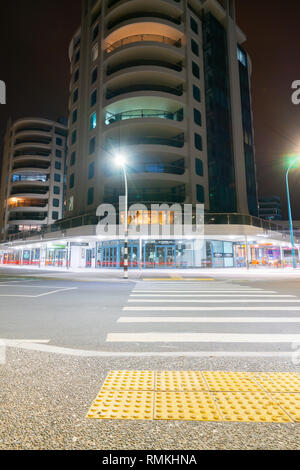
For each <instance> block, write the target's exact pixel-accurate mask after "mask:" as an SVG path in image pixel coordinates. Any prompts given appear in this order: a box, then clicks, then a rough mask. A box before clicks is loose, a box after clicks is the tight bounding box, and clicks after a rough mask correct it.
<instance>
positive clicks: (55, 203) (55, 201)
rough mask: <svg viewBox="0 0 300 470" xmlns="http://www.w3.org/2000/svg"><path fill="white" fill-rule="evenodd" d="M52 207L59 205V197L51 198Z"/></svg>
mask: <svg viewBox="0 0 300 470" xmlns="http://www.w3.org/2000/svg"><path fill="white" fill-rule="evenodd" d="M53 207H59V199H53Z"/></svg>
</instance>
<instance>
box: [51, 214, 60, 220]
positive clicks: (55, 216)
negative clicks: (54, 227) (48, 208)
mask: <svg viewBox="0 0 300 470" xmlns="http://www.w3.org/2000/svg"><path fill="white" fill-rule="evenodd" d="M58 217H59V215H58V212H52V219H53V220H58Z"/></svg>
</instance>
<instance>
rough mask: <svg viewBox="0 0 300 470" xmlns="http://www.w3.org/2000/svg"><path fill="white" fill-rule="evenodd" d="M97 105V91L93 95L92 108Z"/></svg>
mask: <svg viewBox="0 0 300 470" xmlns="http://www.w3.org/2000/svg"><path fill="white" fill-rule="evenodd" d="M96 103H97V90H94V91H93V93H92V94H91V107H92V106H95V104H96Z"/></svg>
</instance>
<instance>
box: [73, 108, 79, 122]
mask: <svg viewBox="0 0 300 470" xmlns="http://www.w3.org/2000/svg"><path fill="white" fill-rule="evenodd" d="M77 115H78V111H77V109H74V111H73V114H72V124H74V122H76V121H77Z"/></svg>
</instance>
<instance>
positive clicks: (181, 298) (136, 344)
mask: <svg viewBox="0 0 300 470" xmlns="http://www.w3.org/2000/svg"><path fill="white" fill-rule="evenodd" d="M150 275H151V274H147V275H146V277H145V275H143V276H139V277H137V278H133V279H131V280H130V281H124V280H123V279H120V278H118V277H117V275H116V274H114V275H111V276H106V275H103V277H102V278H101V277H100V278H99V276H98V278H95V277H94V276H91V277H87V278H86V280H85V282H81V281H78V280H76V276H75V277H74V279H73V280H71V279H70V274H65V275H63V276H62V275H61V273H60V275H59V276H60V277H57V278H55V277H54V276H55V273H54V274H53V273H52V277H48V276H47V272H45V273H38V274H37V272H36V271H35V272H32V273H31V272H28V271H21V270H20V271H17V272H16V271H14V272H13V273H12V271H10V270H2V271H0V312H1V315H0V338H3V339H16V340H43V341H45V342H47V344H48V345H49V346H57V347H62V348H71V349H75V350H90V351H107V352H109V351H111V352H114V353H117V352H133V353H139V352H141V353H153V352H154V353H156V354H159V353H169V354H178V353H180V352H183V353H193V352H199V353H203V354H206V353H209V354H208V355H210V354H214V353H217V354H221V353H222V352H226V354H230V353H234V354H236V355H239V354H240V355H241V356H243V355H246V354H248V353H250V355H251V354H255V353H260V352H262V353H267V354H269V353H274V354H290V355H291V354H292V353H293V347H294V348H295V347H298V346H297V345H296V344H295V343H298V342H299V344H300V295H299V293H300V291H299V281H298V279H281V278H276V279H252V280H250V279H240V280H239V279H236V278H232V279H231V278H228V277H226V278H224V277H222V273H221V274H220V275H219V276H218V277H213V278H212V280H210V277H207V276H206V277H204V278H201V277H200V278H199V277H198V278H196V277H195V275H194V276H193V277H187V276H185V278H180V277H179V278H176V279H174V278H173V279H172V278H169V279H168V274H167V273H162V274H161V275H160V277H159V275H156V277H157V280H152V279H151V278H150ZM26 276H27V277H26ZM198 276H199V275H198ZM163 278H167V279H168V280H161V279H163ZM193 278H194V279H195V280H190V279H193ZM200 279H201V280H200ZM293 345H294V346H293Z"/></svg>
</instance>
